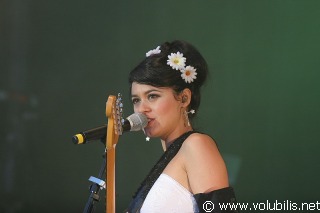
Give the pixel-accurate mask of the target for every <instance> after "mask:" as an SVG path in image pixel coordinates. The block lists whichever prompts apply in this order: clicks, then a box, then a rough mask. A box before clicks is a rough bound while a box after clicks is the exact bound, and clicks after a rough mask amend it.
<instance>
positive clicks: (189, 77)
mask: <svg viewBox="0 0 320 213" xmlns="http://www.w3.org/2000/svg"><path fill="white" fill-rule="evenodd" d="M196 70H197V69H195V68H194V67H192V66H187V67H186V68H184V69H181V70H180V71H181V77H182V78H183V80H185V82H186V83H191V82H193V80H194V79H196V78H197V76H196V75H197V72H196Z"/></svg>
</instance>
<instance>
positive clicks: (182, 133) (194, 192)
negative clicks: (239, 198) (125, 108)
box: [127, 41, 235, 213]
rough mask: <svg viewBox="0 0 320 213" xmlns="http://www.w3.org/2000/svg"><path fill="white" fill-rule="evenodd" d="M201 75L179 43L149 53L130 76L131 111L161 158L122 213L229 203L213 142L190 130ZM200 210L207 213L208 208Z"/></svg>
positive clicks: (197, 61) (199, 60)
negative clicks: (139, 116)
mask: <svg viewBox="0 0 320 213" xmlns="http://www.w3.org/2000/svg"><path fill="white" fill-rule="evenodd" d="M207 73H208V68H207V64H206V61H205V60H204V58H203V57H202V56H201V54H200V53H199V52H198V51H197V50H196V48H194V47H193V46H192V45H191V44H189V43H187V42H184V41H173V42H171V43H169V42H166V43H164V44H162V45H161V46H158V47H157V48H156V49H154V50H150V51H149V52H147V53H146V58H145V59H144V60H143V61H142V62H141V63H140V64H139V65H138V66H137V67H136V68H135V69H133V70H132V71H131V72H130V75H129V83H130V86H131V96H132V103H133V107H134V111H135V112H140V113H144V114H145V115H146V116H147V118H148V125H147V126H146V127H145V128H144V132H145V134H146V136H147V139H149V137H156V138H160V139H161V142H162V147H163V149H164V151H165V152H164V154H163V155H162V157H161V158H160V160H159V161H158V162H157V164H156V165H155V166H154V168H153V169H152V170H151V171H150V173H149V175H148V176H147V177H146V179H145V180H144V181H143V183H142V184H141V186H140V188H139V189H138V191H137V193H136V194H135V195H134V197H133V198H134V199H133V201H132V202H131V204H130V206H129V208H128V210H127V211H128V212H141V213H145V212H146V213H153V212H165V213H170V212H179V213H183V212H202V211H203V210H208V209H203V208H204V206H203V203H204V202H205V201H211V200H212V199H213V200H214V201H215V202H217V201H218V202H220V201H224V202H234V201H235V198H234V195H233V191H232V189H231V188H230V187H229V183H228V175H227V169H226V166H225V163H224V161H223V159H222V157H221V155H220V153H219V150H218V148H217V146H216V144H215V142H214V140H213V139H212V138H211V137H209V136H208V135H206V134H202V133H200V132H197V131H194V129H193V127H192V125H191V119H192V118H193V117H194V116H195V115H196V113H197V110H198V107H199V105H200V88H201V86H202V85H203V84H204V82H205V80H206V77H207ZM221 194H222V195H221ZM212 202H213V201H212ZM216 205H218V204H217V203H216ZM205 208H209V209H210V203H209V205H207V206H205ZM206 212H208V211H206ZM212 212H214V211H212Z"/></svg>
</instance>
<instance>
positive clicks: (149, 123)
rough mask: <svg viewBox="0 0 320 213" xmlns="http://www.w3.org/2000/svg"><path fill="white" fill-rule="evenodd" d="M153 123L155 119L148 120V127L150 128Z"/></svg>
mask: <svg viewBox="0 0 320 213" xmlns="http://www.w3.org/2000/svg"><path fill="white" fill-rule="evenodd" d="M153 121H154V119H153V118H148V125H147V127H149V126H150V125H151V124H152V122H153Z"/></svg>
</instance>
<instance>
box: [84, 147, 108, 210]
mask: <svg viewBox="0 0 320 213" xmlns="http://www.w3.org/2000/svg"><path fill="white" fill-rule="evenodd" d="M102 158H103V162H102V165H101V168H100V171H99V176H98V178H95V177H92V176H91V177H90V178H89V180H90V181H91V182H92V184H91V185H90V187H89V191H90V195H89V198H88V201H87V204H86V206H85V208H84V210H83V213H92V212H94V210H95V206H94V205H95V203H97V202H99V200H100V196H99V191H100V189H103V188H105V182H104V181H103V180H102V179H103V178H104V173H105V170H106V152H105V153H104V154H103V156H102Z"/></svg>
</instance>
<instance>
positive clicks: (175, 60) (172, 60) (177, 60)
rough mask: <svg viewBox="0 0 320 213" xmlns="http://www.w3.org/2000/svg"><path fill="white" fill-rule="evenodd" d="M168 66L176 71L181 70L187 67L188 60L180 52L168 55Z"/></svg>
mask: <svg viewBox="0 0 320 213" xmlns="http://www.w3.org/2000/svg"><path fill="white" fill-rule="evenodd" d="M167 64H168V65H170V66H171V67H172V69H175V70H181V69H183V68H184V66H185V65H186V58H185V57H183V54H182V53H180V52H177V53H171V54H170V55H168V60H167Z"/></svg>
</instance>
